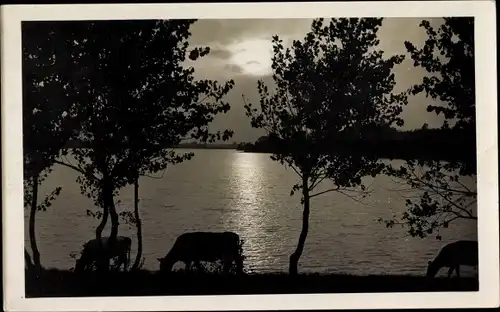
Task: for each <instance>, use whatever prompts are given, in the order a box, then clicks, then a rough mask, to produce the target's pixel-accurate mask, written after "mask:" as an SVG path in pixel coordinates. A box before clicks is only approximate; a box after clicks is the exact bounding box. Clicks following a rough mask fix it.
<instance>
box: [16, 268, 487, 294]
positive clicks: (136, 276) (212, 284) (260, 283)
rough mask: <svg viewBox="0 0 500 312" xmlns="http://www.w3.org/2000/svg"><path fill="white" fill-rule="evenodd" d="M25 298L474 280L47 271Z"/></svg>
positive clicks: (409, 286) (470, 285) (397, 288)
mask: <svg viewBox="0 0 500 312" xmlns="http://www.w3.org/2000/svg"><path fill="white" fill-rule="evenodd" d="M25 282H26V284H25V285H26V288H25V289H26V297H27V298H36V297H85V296H165V295H167V296H168V295H170V296H187V295H251V294H255V295H258V294H289V293H292V294H307V293H367V292H368V293H380V292H431V291H433V292H440V291H478V290H479V286H478V279H477V278H476V277H461V278H456V277H455V276H452V277H451V278H450V279H448V278H447V277H437V278H433V279H428V278H426V277H425V276H416V275H366V276H363V275H348V274H328V273H324V274H323V273H302V274H299V275H298V276H290V275H288V274H287V273H281V272H279V273H278V272H277V273H250V274H243V275H223V274H220V273H219V274H214V273H195V272H189V273H186V272H182V271H177V272H172V273H168V274H165V273H160V272H155V271H146V270H140V271H134V272H108V273H104V274H102V273H101V274H97V273H95V272H90V273H84V274H81V273H80V274H77V273H73V272H71V271H67V270H57V269H50V270H46V271H43V272H42V273H41V274H40V275H39V276H38V277H37V276H35V275H33V274H32V273H29V272H26V275H25Z"/></svg>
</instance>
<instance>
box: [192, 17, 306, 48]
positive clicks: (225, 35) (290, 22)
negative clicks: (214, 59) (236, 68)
mask: <svg viewBox="0 0 500 312" xmlns="http://www.w3.org/2000/svg"><path fill="white" fill-rule="evenodd" d="M311 21H312V19H226V20H215V19H200V20H198V21H197V22H196V23H194V24H193V26H192V27H191V33H192V36H191V37H190V42H191V43H192V44H196V45H204V44H208V43H218V44H221V45H227V44H231V43H234V42H236V41H240V40H242V39H245V38H262V39H268V40H271V39H272V36H273V35H275V34H279V35H280V36H286V35H295V34H301V35H302V34H305V33H306V32H307V31H308V30H309V29H310V27H311Z"/></svg>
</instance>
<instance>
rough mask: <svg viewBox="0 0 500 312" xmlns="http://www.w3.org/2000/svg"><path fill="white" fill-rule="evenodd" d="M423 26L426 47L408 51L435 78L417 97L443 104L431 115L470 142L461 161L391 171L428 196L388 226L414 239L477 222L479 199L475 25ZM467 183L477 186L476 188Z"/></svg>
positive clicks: (455, 21)
mask: <svg viewBox="0 0 500 312" xmlns="http://www.w3.org/2000/svg"><path fill="white" fill-rule="evenodd" d="M420 26H421V27H423V28H425V30H426V32H427V36H428V38H427V40H426V41H425V44H424V46H423V47H422V48H420V49H419V48H417V47H415V46H414V45H413V44H412V43H410V42H405V46H406V49H407V50H408V52H409V53H410V54H411V57H412V59H413V61H414V64H415V66H420V67H423V68H424V69H425V70H426V71H427V72H428V74H429V76H426V77H424V78H423V80H422V82H421V83H420V84H418V85H415V86H414V87H412V88H411V92H412V93H413V94H414V95H416V94H419V93H421V92H425V94H426V95H427V96H428V97H430V98H431V99H432V103H436V101H439V102H441V103H442V104H441V105H435V104H430V105H428V106H427V111H428V112H434V113H436V114H438V115H443V116H444V118H445V121H444V123H443V125H442V130H447V131H450V132H451V133H454V135H455V136H456V137H459V138H461V139H462V140H464V144H463V150H462V151H461V152H462V153H463V154H464V156H463V157H461V158H462V160H461V161H449V162H444V161H440V160H430V161H424V160H421V161H406V163H405V164H404V165H403V166H401V167H400V168H393V167H392V166H389V167H388V170H387V173H388V174H389V175H392V176H395V177H397V178H399V179H402V180H403V181H405V182H406V183H407V184H408V185H410V186H411V187H412V188H413V189H418V190H422V191H423V193H422V195H421V197H420V198H419V199H418V200H415V199H407V200H406V205H407V208H408V210H407V211H406V212H404V213H403V215H402V216H401V218H400V220H397V218H396V216H395V217H394V219H393V220H386V225H387V226H388V227H392V226H394V225H395V224H401V225H403V226H407V227H408V232H409V234H410V235H412V236H416V237H425V236H427V235H428V234H432V233H433V231H434V230H436V229H438V230H439V228H441V227H448V224H449V223H450V222H452V221H454V220H457V219H469V220H477V215H476V212H475V211H474V210H473V209H472V207H473V206H474V205H475V204H476V198H477V189H476V186H475V183H476V149H475V126H476V121H475V120H476V117H475V79H474V19H473V18H468V17H467V18H465V17H453V18H445V19H444V23H443V24H442V25H441V26H440V27H439V29H437V30H436V29H434V28H433V27H432V26H431V25H430V23H429V22H428V21H425V20H424V21H422V23H421V24H420ZM465 139H467V140H465ZM464 180H469V181H472V182H473V184H474V186H471V185H468V184H469V183H467V182H466V181H464ZM440 237H441V236H440V235H439V234H438V236H437V238H438V239H440Z"/></svg>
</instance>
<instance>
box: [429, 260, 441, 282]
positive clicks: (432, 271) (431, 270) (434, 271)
mask: <svg viewBox="0 0 500 312" xmlns="http://www.w3.org/2000/svg"><path fill="white" fill-rule="evenodd" d="M427 264H428V266H427V274H426V275H427V277H428V278H432V277H434V276H436V274H437V272H438V271H439V268H438V267H437V266H436V265H435V264H434V262H432V261H429V262H428V263H427Z"/></svg>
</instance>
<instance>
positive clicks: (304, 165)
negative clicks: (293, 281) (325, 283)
mask: <svg viewBox="0 0 500 312" xmlns="http://www.w3.org/2000/svg"><path fill="white" fill-rule="evenodd" d="M323 23H324V20H323V19H316V20H314V21H313V23H312V26H311V31H310V32H309V33H308V34H307V35H306V36H305V38H304V39H303V41H298V40H295V41H293V44H292V47H291V48H285V47H284V46H283V40H281V39H280V38H279V37H278V36H274V37H273V45H274V56H273V58H272V69H273V79H274V82H275V84H276V91H275V92H273V93H271V91H270V90H269V88H268V86H266V85H265V84H264V82H263V81H259V82H258V91H259V94H260V106H259V107H258V108H256V107H254V106H253V105H252V103H248V104H246V105H245V108H246V114H247V116H248V117H250V118H251V125H252V126H253V127H255V128H262V129H264V130H265V131H266V132H267V134H268V139H269V141H270V142H271V143H272V144H273V145H274V146H275V148H274V149H273V155H272V156H271V158H272V159H273V160H275V161H278V162H280V163H281V164H282V165H286V166H289V167H291V168H292V169H293V170H294V171H295V172H296V173H297V174H298V176H299V177H300V178H301V181H300V182H298V183H297V184H296V185H294V186H293V187H292V190H291V195H293V194H294V192H296V191H299V190H300V191H302V202H303V203H304V216H303V218H304V220H303V222H304V223H303V230H302V233H301V237H300V239H299V244H298V247H297V250H296V252H295V253H294V254H295V257H297V255H298V257H300V254H301V253H302V249H303V244H304V242H305V237H306V235H307V228H308V223H307V221H308V215H309V198H312V197H314V196H317V195H320V194H322V193H325V192H327V191H323V192H318V193H316V194H310V192H311V191H313V190H314V189H315V188H316V187H317V186H318V185H319V184H320V183H321V182H322V181H323V180H325V179H328V180H330V181H331V182H333V188H332V189H330V190H328V191H339V192H342V190H344V189H348V188H353V187H356V186H359V185H361V182H362V181H361V179H362V177H364V176H366V175H373V176H375V175H376V174H377V173H379V172H380V171H381V170H382V168H383V165H382V164H381V163H379V162H378V159H377V158H376V157H371V156H370V157H367V156H362V155H357V156H353V155H345V154H339V153H336V152H335V147H334V146H333V147H332V146H331V145H330V144H331V142H332V141H334V140H335V139H337V138H340V137H350V138H354V139H361V138H363V137H365V136H366V135H367V133H369V132H370V130H372V129H374V128H375V127H377V126H380V125H391V124H392V123H397V124H399V125H401V124H402V123H403V121H402V120H401V119H400V118H399V117H398V115H399V113H400V112H401V111H402V108H401V105H404V104H406V93H402V94H393V89H394V86H395V76H394V74H393V73H391V71H392V69H393V67H394V66H395V65H397V64H400V63H401V62H402V61H403V59H404V56H402V55H393V56H390V57H388V58H384V57H383V56H384V55H383V51H381V50H380V49H376V47H377V45H378V44H379V40H378V39H377V31H378V29H379V27H380V26H381V24H382V19H377V18H366V19H358V18H349V19H346V18H342V19H332V20H331V21H330V23H329V24H327V25H326V26H325V25H324V24H323ZM361 188H362V190H363V191H364V190H365V187H364V186H363V185H361ZM292 256H293V255H292ZM297 260H298V258H297ZM292 266H294V264H292V261H291V270H292ZM295 266H296V264H295ZM295 271H296V269H295Z"/></svg>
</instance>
